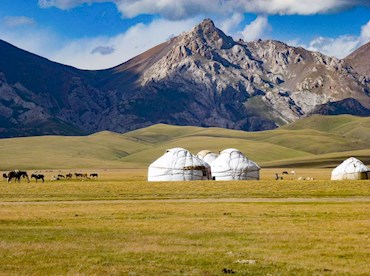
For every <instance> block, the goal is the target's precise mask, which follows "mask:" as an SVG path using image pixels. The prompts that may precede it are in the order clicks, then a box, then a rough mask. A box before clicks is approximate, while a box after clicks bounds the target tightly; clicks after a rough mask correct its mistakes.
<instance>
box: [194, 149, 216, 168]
mask: <svg viewBox="0 0 370 276" xmlns="http://www.w3.org/2000/svg"><path fill="white" fill-rule="evenodd" d="M197 157H198V158H199V159H202V160H203V161H206V162H207V163H208V164H209V165H211V164H212V162H213V161H215V160H216V158H217V157H218V154H217V153H214V152H212V151H210V150H202V151H200V152H198V154H197Z"/></svg>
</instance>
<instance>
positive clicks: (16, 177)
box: [7, 170, 30, 183]
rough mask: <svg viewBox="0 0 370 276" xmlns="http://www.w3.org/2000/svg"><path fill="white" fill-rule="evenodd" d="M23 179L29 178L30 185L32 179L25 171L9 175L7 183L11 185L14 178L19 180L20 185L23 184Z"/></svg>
mask: <svg viewBox="0 0 370 276" xmlns="http://www.w3.org/2000/svg"><path fill="white" fill-rule="evenodd" d="M21 177H23V178H27V180H28V183H30V178H29V177H28V174H27V172H25V171H19V170H14V171H11V172H9V173H8V177H7V181H8V183H10V182H11V181H12V179H13V178H15V179H16V180H18V183H19V182H21Z"/></svg>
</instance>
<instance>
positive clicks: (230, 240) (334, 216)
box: [0, 169, 370, 275]
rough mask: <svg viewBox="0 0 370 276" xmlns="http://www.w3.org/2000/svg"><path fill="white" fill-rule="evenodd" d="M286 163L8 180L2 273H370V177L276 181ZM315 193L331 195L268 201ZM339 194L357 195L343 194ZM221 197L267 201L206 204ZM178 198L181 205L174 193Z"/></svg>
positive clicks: (0, 234) (3, 195)
mask: <svg viewBox="0 0 370 276" xmlns="http://www.w3.org/2000/svg"><path fill="white" fill-rule="evenodd" d="M281 170H283V169H264V170H262V180H261V181H234V182H217V181H194V182H193V181H191V182H163V183H157V182H153V183H151V182H147V181H146V172H147V171H146V169H124V170H105V169H102V170H96V169H95V170H94V169H91V170H85V172H87V173H91V172H97V173H99V178H98V179H89V180H83V181H82V180H76V179H73V180H68V181H67V180H62V181H50V180H49V178H47V181H46V182H45V183H37V184H36V183H35V182H34V180H33V181H32V182H31V183H27V182H25V181H22V182H21V183H6V182H5V181H3V182H1V184H0V190H1V192H0V202H1V203H0V206H1V208H0V221H1V223H0V267H1V269H0V273H3V274H22V273H26V274H38V275H39V274H106V273H108V274H136V275H143V274H145V275H159V274H172V275H173V274H188V275H202V274H208V275H217V274H222V271H223V270H224V269H228V271H234V272H236V273H240V274H264V275H266V274H309V275H312V274H326V273H328V274H338V275H340V274H348V273H351V274H365V273H366V272H367V271H369V265H368V263H367V262H366V260H367V259H368V257H369V253H370V251H369V247H368V245H367V243H366V240H367V238H368V236H367V235H368V229H369V227H370V225H369V220H368V210H369V202H368V201H365V202H356V199H366V198H368V197H369V196H370V189H369V181H328V175H329V173H330V170H327V169H313V170H308V169H299V170H297V171H296V173H297V174H296V176H295V177H298V176H299V175H302V176H311V177H312V176H316V177H317V178H318V179H321V180H315V181H298V180H290V179H288V178H286V179H285V180H279V181H276V180H274V173H275V171H278V172H279V171H281ZM69 171H70V170H53V171H52V172H51V171H47V172H45V174H46V175H47V177H50V176H52V175H53V174H56V173H62V174H65V173H67V172H69ZM76 171H81V170H80V169H78V170H76ZM307 197H308V198H326V199H327V201H325V202H321V203H320V202H318V201H317V202H316V201H315V200H313V201H312V202H309V203H308V202H306V203H304V202H295V203H294V202H291V201H289V199H287V201H286V202H268V198H272V199H273V198H307ZM333 197H334V198H338V197H343V198H352V199H353V200H354V202H336V201H335V200H331V198H333ZM222 198H226V199H227V198H256V199H261V198H264V199H267V200H264V202H258V203H257V202H256V203H240V202H222V200H221V201H220V202H212V201H209V202H207V201H201V199H222ZM149 199H150V200H151V201H147V200H149ZM153 199H154V201H153ZM168 199H173V200H174V202H166V201H163V200H168ZM177 199H194V200H196V199H199V200H200V201H199V202H197V201H195V202H191V201H188V202H186V201H185V202H181V201H180V200H179V201H176V200H177ZM115 200H118V201H115ZM143 200H144V201H143Z"/></svg>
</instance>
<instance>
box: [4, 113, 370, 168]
mask: <svg viewBox="0 0 370 276" xmlns="http://www.w3.org/2000/svg"><path fill="white" fill-rule="evenodd" d="M369 140H370V118H359V117H353V116H347V115H343V116H312V117H309V118H306V119H303V120H300V121H298V122H296V123H293V124H291V125H287V126H285V127H282V128H279V129H276V130H271V131H262V132H244V131H237V130H229V129H221V128H200V127H181V126H170V125H163V124H160V125H155V126H151V127H148V128H144V129H140V130H136V131H132V132H130V133H126V134H123V135H120V134H116V133H112V132H106V131H105V132H100V133H97V134H94V135H90V136H81V137H77V136H75V137H63V136H43V137H28V138H13V139H1V140H0V170H1V169H2V170H9V169H13V168H24V169H36V168H43V169H46V168H89V167H90V168H107V167H111V168H119V167H146V166H147V165H148V164H150V163H151V162H152V161H154V160H155V159H156V158H158V157H159V156H161V155H162V154H163V152H164V151H165V150H166V149H168V148H172V147H184V148H186V149H188V150H190V151H191V152H193V153H195V154H196V153H197V152H199V151H200V150H203V149H209V150H212V151H214V152H218V151H221V150H223V149H225V148H230V147H234V148H238V149H240V150H241V151H242V152H244V153H245V154H246V155H247V156H248V157H249V158H251V159H252V160H255V161H257V162H258V163H260V164H261V165H267V166H291V167H294V166H306V167H309V166H315V167H317V166H333V165H334V164H337V163H338V162H340V161H341V160H343V159H345V158H347V157H349V156H358V157H360V158H362V160H363V161H364V162H365V163H367V164H369V163H370V151H369V146H368V141H369Z"/></svg>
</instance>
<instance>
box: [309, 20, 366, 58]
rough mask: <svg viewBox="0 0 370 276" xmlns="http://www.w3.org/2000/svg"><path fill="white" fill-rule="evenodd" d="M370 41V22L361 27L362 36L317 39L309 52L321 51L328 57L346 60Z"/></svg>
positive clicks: (312, 43) (312, 42)
mask: <svg viewBox="0 0 370 276" xmlns="http://www.w3.org/2000/svg"><path fill="white" fill-rule="evenodd" d="M369 41H370V20H369V21H368V22H367V23H366V24H365V25H363V26H362V27H361V33H360V36H351V35H342V36H339V37H337V38H330V37H321V36H320V37H317V38H315V39H314V40H312V41H311V42H310V44H309V45H303V46H304V47H306V48H307V49H308V50H311V51H319V52H321V53H323V54H325V55H328V56H335V57H337V58H345V57H346V56H348V55H349V54H350V53H352V52H353V51H354V50H356V49H357V48H358V47H360V46H362V45H363V44H365V43H367V42H369Z"/></svg>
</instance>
